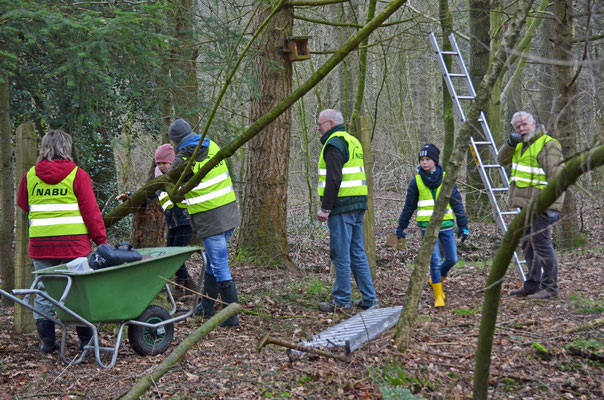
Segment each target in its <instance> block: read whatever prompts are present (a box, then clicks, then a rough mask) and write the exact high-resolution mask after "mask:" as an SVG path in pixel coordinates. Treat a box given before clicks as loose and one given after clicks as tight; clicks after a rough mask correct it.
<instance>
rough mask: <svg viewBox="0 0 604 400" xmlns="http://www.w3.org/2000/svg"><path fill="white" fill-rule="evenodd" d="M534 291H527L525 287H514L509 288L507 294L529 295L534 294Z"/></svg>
mask: <svg viewBox="0 0 604 400" xmlns="http://www.w3.org/2000/svg"><path fill="white" fill-rule="evenodd" d="M534 293H535V292H529V291H528V290H526V289H525V288H523V287H522V288H520V289H515V290H510V293H509V295H510V296H518V297H526V296H529V295H531V294H534Z"/></svg>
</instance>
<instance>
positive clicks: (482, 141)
mask: <svg viewBox="0 0 604 400" xmlns="http://www.w3.org/2000/svg"><path fill="white" fill-rule="evenodd" d="M474 144H488V145H490V144H491V142H489V141H488V140H481V141H479V142H474Z"/></svg>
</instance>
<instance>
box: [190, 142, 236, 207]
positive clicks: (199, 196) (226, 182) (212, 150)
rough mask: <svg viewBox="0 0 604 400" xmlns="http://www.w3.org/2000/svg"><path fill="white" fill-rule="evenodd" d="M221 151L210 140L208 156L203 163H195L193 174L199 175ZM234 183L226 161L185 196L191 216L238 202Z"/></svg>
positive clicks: (212, 170) (213, 169)
mask: <svg viewBox="0 0 604 400" xmlns="http://www.w3.org/2000/svg"><path fill="white" fill-rule="evenodd" d="M219 151H220V147H219V146H218V145H217V144H216V143H214V142H213V141H212V140H210V146H209V147H208V156H207V157H206V158H205V159H204V160H203V161H197V162H195V165H194V166H193V173H195V174H196V173H197V172H198V171H199V170H200V169H201V168H202V167H203V166H204V165H205V164H206V163H207V162H208V161H210V159H211V158H212V157H214V156H215V155H216V153H218V152H219ZM236 200H237V198H236V197H235V191H234V189H233V182H232V181H231V176H230V174H229V170H228V168H227V165H226V162H225V161H224V160H222V161H220V162H219V163H218V165H216V166H215V167H214V168H212V169H211V170H210V172H208V173H207V175H206V176H204V177H203V179H202V180H201V182H199V185H197V186H195V187H194V188H193V189H191V191H189V192H187V193H186V194H185V201H186V203H187V210H188V211H189V214H196V213H200V212H204V211H209V210H212V209H214V208H218V207H221V206H224V205H226V204H229V203H232V202H234V201H236Z"/></svg>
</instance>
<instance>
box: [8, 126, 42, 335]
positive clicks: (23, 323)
mask: <svg viewBox="0 0 604 400" xmlns="http://www.w3.org/2000/svg"><path fill="white" fill-rule="evenodd" d="M16 133H17V134H16V140H15V149H16V150H15V170H16V176H18V177H19V180H20V179H21V177H22V176H23V174H25V173H26V172H27V171H28V170H29V169H30V168H31V167H33V166H34V165H35V163H36V158H37V157H38V145H37V143H36V137H35V133H34V128H33V125H32V124H31V123H25V124H21V125H20V126H19V127H18V128H17V132H16ZM15 191H16V190H15ZM15 233H16V235H15V236H16V237H15V287H16V288H18V289H23V288H29V287H30V286H31V284H32V282H33V281H34V276H33V271H34V264H33V261H32V260H31V258H29V255H28V251H27V247H28V242H29V220H28V218H27V213H26V212H25V211H23V210H21V209H20V208H19V207H17V213H16V224H15ZM14 325H15V330H16V331H17V332H31V331H32V330H34V329H35V328H34V327H35V324H34V316H33V314H32V312H31V311H30V310H29V309H27V308H25V307H22V306H20V305H18V304H15V313H14Z"/></svg>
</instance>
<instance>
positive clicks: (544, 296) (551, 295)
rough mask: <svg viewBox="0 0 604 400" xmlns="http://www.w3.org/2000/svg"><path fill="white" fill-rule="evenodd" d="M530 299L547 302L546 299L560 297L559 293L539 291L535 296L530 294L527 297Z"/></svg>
mask: <svg viewBox="0 0 604 400" xmlns="http://www.w3.org/2000/svg"><path fill="white" fill-rule="evenodd" d="M526 297H527V298H529V299H540V300H545V299H551V298H555V297H558V293H557V292H552V291H549V290H546V289H542V290H539V291H538V292H535V293H533V294H529V295H528V296H526Z"/></svg>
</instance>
